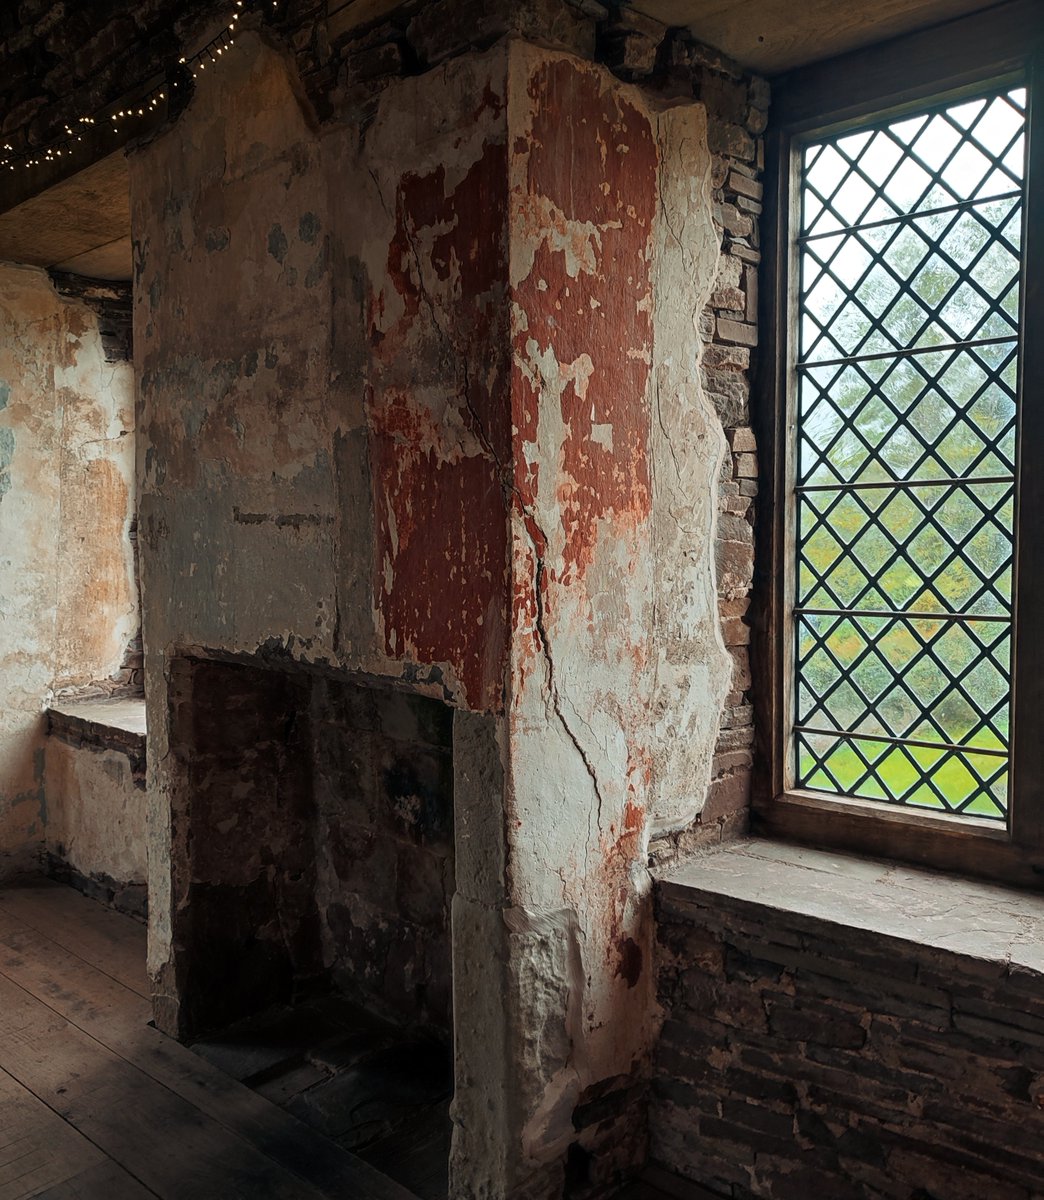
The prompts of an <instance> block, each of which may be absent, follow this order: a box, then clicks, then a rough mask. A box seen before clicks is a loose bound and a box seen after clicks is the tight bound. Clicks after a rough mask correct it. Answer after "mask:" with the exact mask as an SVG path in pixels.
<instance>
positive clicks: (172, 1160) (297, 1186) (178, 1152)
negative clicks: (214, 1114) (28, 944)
mask: <svg viewBox="0 0 1044 1200" xmlns="http://www.w3.org/2000/svg"><path fill="white" fill-rule="evenodd" d="M0 1068H2V1069H3V1070H5V1071H6V1072H7V1073H8V1074H9V1075H10V1076H11V1077H12V1078H14V1079H15V1080H17V1081H18V1082H19V1083H20V1084H21V1085H22V1086H23V1087H24V1088H25V1089H26V1090H28V1091H29V1092H31V1093H32V1094H33V1095H34V1096H36V1097H37V1098H38V1099H40V1100H43V1102H44V1103H45V1104H47V1105H48V1107H50V1108H52V1109H53V1110H54V1111H55V1112H57V1113H58V1114H59V1116H61V1117H62V1118H63V1119H64V1120H65V1121H66V1122H67V1123H68V1124H69V1125H71V1126H72V1128H73V1129H75V1130H77V1131H79V1132H80V1133H81V1134H83V1135H84V1136H85V1137H86V1138H88V1139H89V1140H90V1141H92V1142H93V1143H94V1144H95V1145H96V1146H98V1147H99V1149H101V1150H102V1151H104V1153H105V1154H106V1155H107V1156H108V1157H109V1158H111V1159H112V1160H113V1161H114V1162H117V1163H119V1164H120V1165H121V1166H123V1167H125V1168H126V1169H127V1170H128V1171H130V1172H131V1174H133V1175H134V1176H135V1177H136V1178H137V1179H139V1180H141V1181H142V1182H143V1183H144V1184H145V1185H146V1186H148V1187H150V1188H151V1189H152V1190H153V1191H154V1192H156V1194H157V1195H159V1196H162V1197H164V1200H196V1198H198V1197H200V1196H215V1197H217V1196H221V1197H229V1198H230V1200H231V1198H232V1197H236V1198H237V1200H240V1198H241V1200H262V1198H263V1200H318V1197H320V1196H322V1193H321V1192H320V1191H318V1190H317V1189H315V1188H312V1187H310V1186H309V1185H308V1184H306V1183H305V1182H304V1180H302V1179H300V1178H298V1177H297V1176H295V1175H292V1174H291V1173H290V1172H288V1171H286V1170H284V1169H283V1168H282V1167H280V1166H279V1165H278V1164H277V1163H276V1162H274V1161H273V1160H272V1159H270V1158H268V1157H267V1156H266V1155H265V1154H263V1153H262V1152H261V1151H259V1150H257V1149H255V1148H254V1146H252V1145H251V1144H250V1143H249V1142H247V1141H244V1140H243V1139H242V1138H239V1137H237V1136H236V1135H234V1134H232V1133H231V1132H230V1131H229V1130H227V1129H226V1128H225V1127H224V1126H222V1125H219V1124H218V1123H217V1122H216V1121H213V1120H211V1119H209V1118H207V1117H206V1116H205V1115H204V1114H203V1113H201V1112H200V1111H199V1110H198V1109H197V1108H195V1107H194V1106H193V1105H192V1104H190V1103H188V1102H187V1101H185V1100H183V1099H182V1098H181V1097H180V1096H177V1095H175V1094H174V1093H173V1092H171V1091H169V1090H168V1089H167V1088H165V1087H164V1086H163V1085H162V1084H160V1083H158V1082H157V1081H156V1080H154V1079H152V1078H150V1077H149V1076H147V1075H145V1074H144V1073H143V1072H141V1071H139V1070H138V1069H137V1068H135V1067H133V1066H132V1065H131V1064H130V1063H128V1062H127V1061H126V1060H125V1059H122V1058H120V1057H119V1056H118V1055H117V1054H115V1053H113V1052H112V1051H110V1050H108V1049H106V1047H104V1046H102V1045H101V1044H100V1043H99V1042H97V1041H95V1040H94V1039H93V1038H91V1037H89V1036H88V1035H87V1034H85V1033H83V1031H82V1030H80V1029H77V1028H76V1027H75V1026H73V1025H70V1024H69V1023H68V1022H67V1021H64V1020H63V1019H62V1018H61V1017H59V1016H58V1015H57V1014H56V1013H54V1012H52V1011H51V1010H50V1009H48V1008H46V1007H44V1006H43V1005H41V1004H40V1003H39V1002H38V1001H36V1000H35V999H34V998H33V997H32V996H30V995H29V993H28V992H25V991H23V990H22V989H21V988H19V987H18V986H17V985H16V984H14V983H12V982H11V981H10V980H9V979H7V978H6V977H3V976H0Z"/></svg>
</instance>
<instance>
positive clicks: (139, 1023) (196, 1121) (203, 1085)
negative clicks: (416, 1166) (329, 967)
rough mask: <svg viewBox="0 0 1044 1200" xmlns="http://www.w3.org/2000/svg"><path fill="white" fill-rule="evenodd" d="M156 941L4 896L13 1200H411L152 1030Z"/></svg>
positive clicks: (7, 1182) (1, 1057) (1, 1153)
mask: <svg viewBox="0 0 1044 1200" xmlns="http://www.w3.org/2000/svg"><path fill="white" fill-rule="evenodd" d="M144 962H145V931H144V929H143V928H142V927H141V926H139V925H137V924H136V923H135V922H133V921H131V920H130V919H129V918H126V917H122V916H120V915H119V914H116V913H113V912H110V911H109V910H107V909H105V908H103V907H102V906H100V905H98V904H96V903H95V902H94V901H91V900H87V899H85V898H84V897H82V896H80V895H79V894H78V893H76V892H74V891H72V889H69V888H65V887H63V886H61V885H58V884H50V883H47V882H45V881H40V882H38V883H36V884H34V885H33V886H21V887H17V888H13V887H8V888H0V1200H28V1198H29V1197H47V1198H48V1200H72V1198H84V1200H139V1198H141V1197H148V1196H156V1197H160V1198H161V1200H211V1198H213V1200H236V1198H240V1197H242V1198H243V1200H297V1198H299V1200H319V1198H320V1197H326V1196H338V1197H351V1200H411V1195H410V1193H409V1192H407V1191H406V1190H405V1189H403V1188H401V1187H399V1186H398V1185H397V1184H394V1183H392V1182H391V1181H390V1180H388V1179H386V1178H385V1177H384V1176H382V1175H380V1174H379V1173H378V1172H377V1171H375V1170H374V1169H373V1168H372V1167H370V1166H368V1165H367V1164H365V1163H363V1162H362V1161H361V1160H359V1159H358V1158H356V1157H354V1156H353V1155H351V1154H349V1153H347V1152H346V1151H344V1150H342V1149H341V1148H340V1147H338V1146H336V1145H334V1144H333V1143H332V1142H330V1141H328V1140H327V1139H325V1138H323V1137H321V1136H320V1135H319V1134H317V1133H315V1132H314V1131H312V1130H310V1129H309V1128H308V1127H307V1126H305V1125H303V1124H301V1123H300V1122H298V1121H296V1120H294V1118H293V1117H291V1116H289V1115H288V1114H286V1113H284V1112H283V1111H282V1110H280V1109H279V1108H277V1107H275V1106H274V1105H273V1104H271V1103H270V1102H269V1101H267V1100H266V1099H265V1098H264V1097H262V1096H259V1095H257V1094H255V1093H253V1092H251V1091H250V1090H249V1089H248V1088H245V1087H243V1086H242V1085H241V1084H239V1083H237V1082H236V1081H235V1080H232V1079H230V1078H228V1077H227V1076H225V1075H224V1074H222V1073H221V1072H220V1071H218V1070H216V1069H215V1068H213V1067H211V1066H210V1065H209V1064H208V1063H206V1062H204V1061H203V1060H201V1059H200V1058H198V1057H197V1056H196V1055H194V1054H193V1053H192V1052H191V1051H189V1050H188V1049H186V1048H185V1047H183V1046H180V1045H179V1044H178V1043H176V1042H174V1041H172V1040H171V1039H169V1038H166V1037H164V1036H163V1035H162V1034H160V1033H158V1032H157V1031H156V1030H155V1029H153V1028H151V1026H150V1025H149V1024H148V1021H149V1017H150V1015H151V1014H150V1009H149V1004H148V1000H147V999H146V994H147V985H146V981H145V975H144Z"/></svg>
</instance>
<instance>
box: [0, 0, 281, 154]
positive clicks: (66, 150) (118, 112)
mask: <svg viewBox="0 0 1044 1200" xmlns="http://www.w3.org/2000/svg"><path fill="white" fill-rule="evenodd" d="M268 5H271V7H272V8H273V9H275V8H277V7H278V5H279V0H264V3H263V4H258V3H252V2H251V0H235V8H234V10H233V11H232V12H231V13H230V15H229V20H228V21H227V23H226V24H225V25H224V26H222V28H221V30H220V32H219V33H217V34H215V36H214V37H212V38H211V39H210V41H209V42H207V44H206V45H205V46H203V47H202V48H201V49H199V50H197V51H196V52H195V53H194V54H190V55H182V57H181V58H179V59H178V67H179V69H180V71H181V74H182V82H186V81H187V78H188V76H191V77H192V78H193V79H195V78H198V76H199V74H200V73H201V72H203V71H206V70H207V68H208V67H209V68H210V69H211V70H214V69H215V68H216V67H217V66H218V65H219V63H220V62H221V59H222V56H223V55H224V54H226V53H227V52H228V51H229V50H230V49H231V48H232V46H234V45H235V40H236V34H237V33H238V31H239V19H240V17H241V16H243V14H244V13H245V12H246V11H247V10H248V9H251V8H261V7H267V6H268ZM178 86H179V81H178V79H177V78H172V79H171V78H165V79H164V80H163V81H162V82H161V83H158V84H156V85H155V86H154V87H152V88H151V89H150V90H148V91H147V92H145V93H144V95H142V96H141V97H139V99H137V100H136V101H134V102H133V103H132V104H130V105H127V104H126V103H125V104H124V106H123V107H121V108H117V107H116V106H115V105H111V104H107V105H104V106H103V107H102V108H100V109H97V110H95V111H94V112H93V113H89V114H87V115H84V116H79V117H76V118H75V119H74V120H72V122H71V123H70V122H68V121H67V122H65V125H64V129H65V136H64V137H61V138H58V139H57V140H55V141H53V142H50V143H49V144H48V145H46V146H43V147H37V148H35V149H33V150H30V151H26V152H24V153H19V152H16V151H15V148H14V147H13V146H12V145H10V144H8V143H6V142H5V143H4V144H3V145H2V146H0V154H2V155H4V157H0V170H2V169H4V168H6V169H7V170H10V171H17V170H28V169H29V168H31V167H38V166H41V165H42V164H44V163H53V162H58V161H59V160H61V159H62V158H65V157H72V156H73V155H74V154H75V153H76V146H77V144H78V143H79V142H82V141H83V139H84V135H85V134H89V133H90V132H91V131H92V129H96V128H98V127H99V126H100V127H102V128H104V127H105V126H106V125H107V126H108V127H109V129H110V131H111V132H112V133H119V132H120V131H121V130H122V129H124V128H125V127H126V123H127V122H128V121H140V120H141V119H142V118H144V117H147V116H149V115H151V114H152V113H154V112H155V111H156V110H157V109H158V108H159V107H160V105H161V104H163V103H164V102H165V101H166V100H167V99H168V96H169V94H170V92H171V90H172V89H174V88H177V87H178ZM190 86H191V85H190Z"/></svg>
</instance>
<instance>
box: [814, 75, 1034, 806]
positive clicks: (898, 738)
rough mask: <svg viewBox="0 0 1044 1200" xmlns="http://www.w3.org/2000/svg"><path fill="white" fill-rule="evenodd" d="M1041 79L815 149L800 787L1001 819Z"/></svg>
mask: <svg viewBox="0 0 1044 1200" xmlns="http://www.w3.org/2000/svg"><path fill="white" fill-rule="evenodd" d="M1025 128H1026V93H1025V90H1024V89H1021V88H1010V87H1009V88H1005V89H999V90H995V91H992V92H990V93H987V94H983V95H981V96H978V97H976V98H974V99H970V100H968V99H965V100H961V101H960V102H958V103H953V104H950V105H948V106H946V107H943V108H935V109H932V110H931V111H927V112H924V113H921V114H917V115H914V116H904V117H902V118H901V119H897V120H893V121H891V122H890V123H887V124H878V125H874V126H872V127H866V128H863V129H859V130H856V131H854V132H853V131H851V130H848V131H846V132H845V133H843V134H840V135H838V136H836V137H833V138H831V139H829V140H825V141H817V142H816V143H815V144H811V145H806V146H804V147H803V149H802V152H801V157H800V189H801V190H800V230H799V235H798V262H799V282H798V289H797V290H798V313H797V355H796V359H797V361H796V364H795V376H796V383H795V388H796V397H795V404H796V422H795V425H796V439H797V442H796V449H795V455H794V463H795V468H796V470H795V475H796V478H795V487H794V504H795V507H796V539H795V544H796V554H797V560H796V570H795V572H794V579H795V594H794V597H793V601H794V608H793V616H794V622H793V624H794V630H795V645H794V663H795V680H794V688H793V696H794V712H793V718H794V733H793V737H794V743H793V768H794V776H795V779H794V781H795V783H796V785H797V786H798V787H799V788H804V789H811V790H814V791H819V792H825V793H832V794H835V795H844V796H855V797H862V798H865V799H871V800H879V801H887V802H890V803H892V804H897V805H907V806H913V807H916V808H920V809H929V810H936V811H939V812H945V813H950V814H955V815H968V816H977V817H985V818H993V819H996V820H998V821H1003V820H1004V819H1005V818H1006V815H1007V809H1008V792H1009V774H1010V772H1009V758H1010V741H1011V738H1010V729H1011V699H1012V609H1013V591H1012V589H1013V564H1014V549H1015V546H1014V542H1015V468H1016V462H1015V453H1016V435H1017V419H1016V418H1017V382H1018V369H1019V287H1020V277H1021V264H1022V251H1021V244H1022V223H1023V179H1024V174H1025V168H1024V164H1025V154H1026V152H1025Z"/></svg>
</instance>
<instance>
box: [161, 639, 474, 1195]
mask: <svg viewBox="0 0 1044 1200" xmlns="http://www.w3.org/2000/svg"><path fill="white" fill-rule="evenodd" d="M170 734H171V742H170V746H171V753H172V755H173V756H174V759H175V762H176V772H175V776H176V780H177V783H176V788H175V790H176V795H175V796H174V797H173V801H174V802H173V805H172V812H173V826H172V859H173V866H174V872H173V876H174V885H175V893H174V904H173V905H172V907H173V911H174V918H173V931H172V932H173V946H174V957H173V974H174V990H175V992H176V995H177V1000H178V1018H177V1028H178V1031H179V1033H180V1035H181V1036H182V1037H183V1038H184V1039H185V1040H187V1041H189V1042H191V1043H192V1044H193V1045H194V1046H195V1048H196V1049H197V1050H198V1051H199V1052H200V1053H202V1054H204V1055H206V1057H208V1058H210V1059H211V1061H213V1062H214V1063H215V1064H216V1065H219V1066H221V1067H222V1068H223V1069H225V1070H227V1071H229V1073H231V1074H233V1075H235V1076H236V1077H237V1078H239V1079H241V1080H242V1081H243V1082H245V1083H247V1084H249V1085H250V1086H252V1087H255V1088H256V1089H257V1090H259V1091H261V1092H262V1093H264V1094H265V1095H267V1096H269V1098H271V1099H273V1100H275V1101H276V1102H277V1103H280V1104H282V1105H283V1106H284V1107H287V1108H288V1109H290V1111H292V1112H294V1113H295V1115H297V1116H299V1117H301V1118H302V1119H303V1120H305V1121H307V1122H309V1123H310V1124H312V1125H314V1126H315V1127H316V1128H318V1129H320V1131H321V1132H323V1133H324V1134H326V1135H327V1136H330V1137H333V1138H334V1139H336V1140H338V1141H339V1142H340V1143H341V1144H342V1145H344V1146H345V1147H346V1148H348V1149H351V1150H353V1151H354V1152H356V1153H359V1154H361V1155H362V1156H363V1157H367V1158H370V1159H371V1160H372V1161H374V1162H375V1165H378V1166H380V1167H381V1168H382V1169H384V1170H385V1171H386V1172H387V1173H388V1174H391V1175H395V1176H396V1177H400V1179H401V1182H403V1183H405V1184H407V1186H410V1187H412V1189H413V1190H414V1191H416V1192H417V1194H418V1195H421V1196H432V1197H437V1196H441V1195H444V1194H445V1186H446V1185H445V1174H446V1162H447V1160H448V1152H449V1118H448V1103H449V1093H450V1091H451V1088H452V1070H451V1059H450V1046H451V1042H452V1029H453V1015H452V973H451V953H450V903H451V900H452V896H453V891H454V859H453V758H452V755H453V746H452V710H451V709H450V708H449V707H448V706H447V705H444V704H442V703H441V702H439V701H436V700H433V699H430V698H428V697H425V696H420V695H415V694H412V693H409V692H405V691H402V690H399V689H396V688H393V687H391V686H390V685H381V684H378V683H374V682H372V681H370V680H366V681H357V680H355V679H350V678H347V677H345V676H343V675H342V676H333V675H324V674H319V673H317V672H313V671H310V670H307V669H304V668H301V667H293V666H292V667H288V668H285V667H284V666H283V665H282V664H280V665H279V666H278V667H273V666H270V665H268V664H264V665H261V664H258V663H256V662H245V661H224V660H218V659H209V658H206V659H205V658H193V657H182V658H179V659H178V660H176V661H175V663H174V664H173V666H172V674H171V712H170ZM419 1127H423V1128H424V1129H426V1131H427V1134H426V1137H425V1138H422V1139H420V1141H419V1142H418V1140H417V1138H416V1132H414V1135H413V1137H412V1138H410V1137H407V1136H406V1130H407V1129H412V1130H414V1131H416V1130H417V1129H418V1128H419ZM418 1153H421V1154H422V1157H423V1160H424V1161H423V1162H411V1161H410V1159H411V1156H412V1157H413V1158H416V1157H417V1155H418ZM403 1176H405V1177H403Z"/></svg>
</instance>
